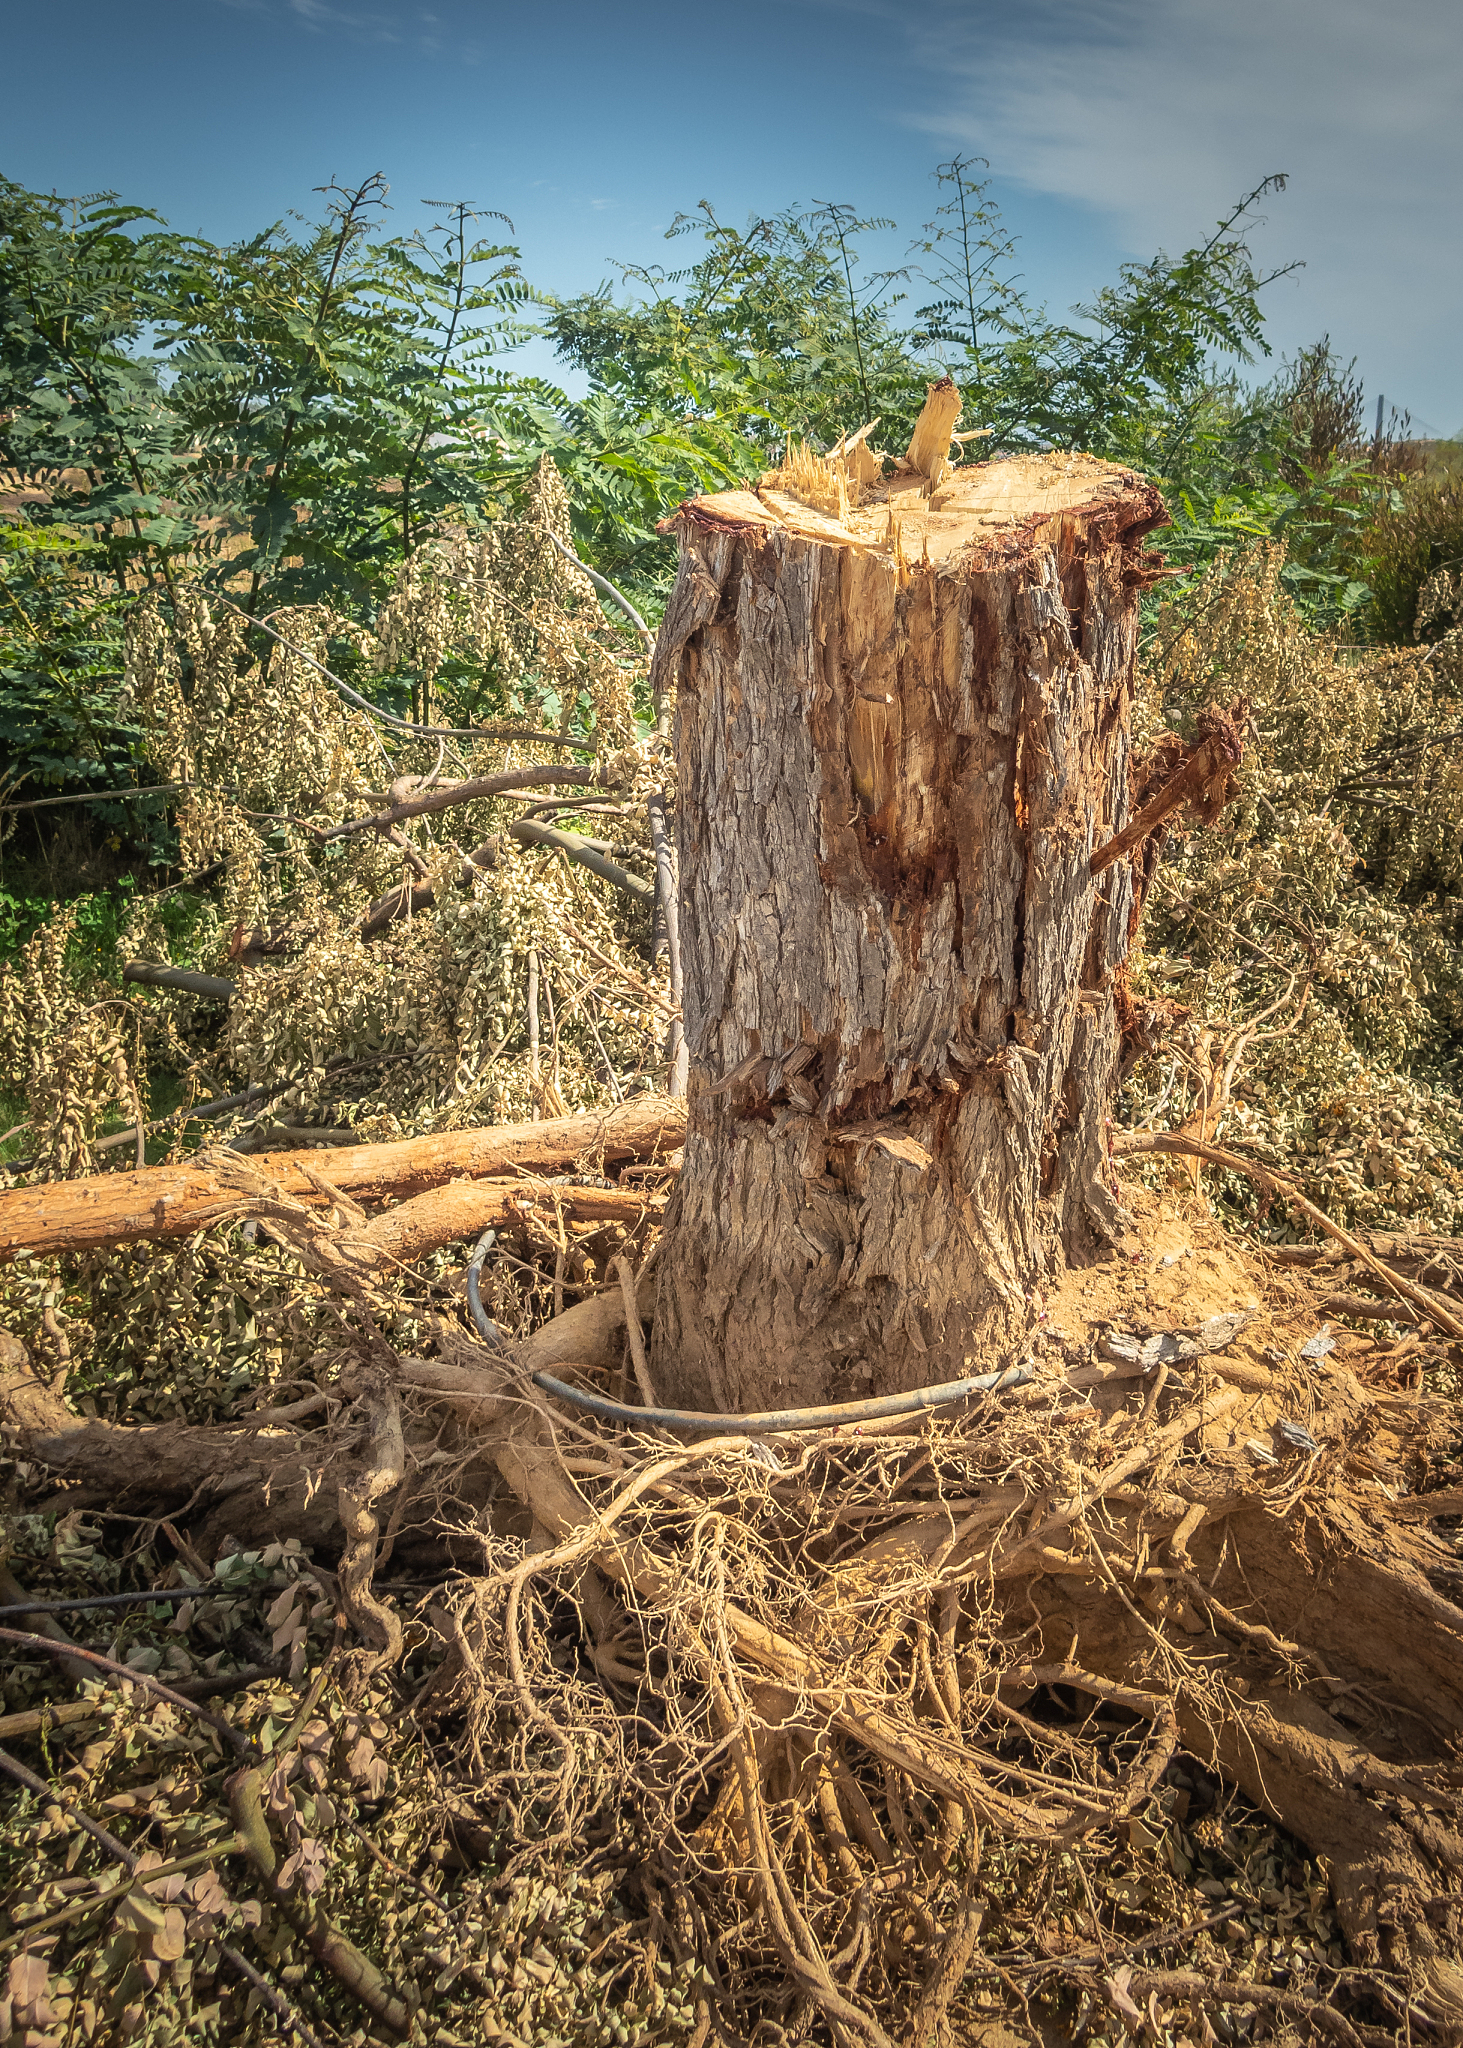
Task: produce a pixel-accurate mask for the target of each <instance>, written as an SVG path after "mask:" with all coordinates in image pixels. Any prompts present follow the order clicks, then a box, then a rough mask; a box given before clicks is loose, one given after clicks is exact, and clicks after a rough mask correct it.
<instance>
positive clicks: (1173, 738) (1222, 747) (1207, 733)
mask: <svg viewBox="0 0 1463 2048" xmlns="http://www.w3.org/2000/svg"><path fill="white" fill-rule="evenodd" d="M1249 715H1250V707H1249V702H1248V700H1247V699H1246V698H1244V697H1239V698H1236V700H1235V702H1234V703H1233V704H1231V705H1230V707H1229V709H1228V711H1221V710H1220V709H1219V706H1218V705H1217V704H1211V705H1209V707H1208V708H1207V710H1204V711H1201V712H1200V713H1199V721H1198V722H1199V738H1198V740H1197V742H1196V743H1195V744H1194V746H1192V747H1186V746H1185V745H1184V743H1183V741H1182V740H1181V739H1180V738H1179V736H1178V734H1177V733H1172V732H1166V733H1164V734H1162V735H1161V736H1160V739H1159V742H1158V745H1157V747H1156V748H1155V749H1154V753H1153V757H1152V758H1153V761H1154V763H1156V764H1159V765H1160V766H1161V768H1162V771H1163V773H1164V778H1165V779H1164V781H1163V784H1162V786H1161V788H1159V789H1158V790H1157V791H1156V792H1155V793H1154V795H1153V796H1151V797H1149V798H1148V800H1147V801H1146V802H1144V803H1143V804H1142V805H1141V806H1140V808H1139V810H1138V813H1137V816H1136V817H1135V818H1134V819H1133V820H1132V822H1131V823H1130V824H1128V825H1125V826H1124V828H1123V830H1122V831H1121V832H1119V833H1118V834H1117V836H1116V837H1115V838H1113V839H1109V841H1108V842H1107V845H1106V846H1103V847H1100V848H1099V849H1098V851H1097V852H1096V853H1094V854H1093V856H1092V872H1093V874H1094V875H1100V874H1101V873H1102V872H1103V870H1104V868H1110V867H1111V866H1112V864H1113V862H1114V861H1115V860H1120V859H1121V858H1122V856H1123V855H1124V854H1125V853H1131V852H1132V851H1133V849H1134V848H1135V847H1137V846H1141V845H1142V843H1143V841H1144V840H1145V839H1147V838H1149V836H1150V835H1151V834H1153V833H1155V832H1157V831H1158V830H1159V828H1160V827H1161V826H1162V825H1164V824H1165V823H1166V821H1167V820H1168V819H1169V818H1171V817H1172V816H1173V814H1174V812H1175V811H1183V810H1187V811H1189V812H1191V813H1192V815H1193V816H1194V817H1195V818H1196V819H1197V821H1198V822H1199V824H1201V825H1212V824H1213V823H1214V821H1215V819H1216V818H1217V817H1218V816H1219V813H1220V812H1221V811H1222V810H1223V809H1224V806H1225V805H1226V804H1227V803H1228V801H1229V791H1230V784H1231V782H1232V781H1233V779H1234V771H1235V769H1236V768H1238V766H1239V764H1240V760H1241V757H1242V756H1243V754H1244V737H1243V735H1244V727H1245V721H1246V719H1247V718H1248V717H1249ZM1140 794H1141V791H1140Z"/></svg>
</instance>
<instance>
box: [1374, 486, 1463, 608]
mask: <svg viewBox="0 0 1463 2048" xmlns="http://www.w3.org/2000/svg"><path fill="white" fill-rule="evenodd" d="M1366 552H1367V558H1368V563H1369V568H1370V576H1369V581H1370V584H1371V591H1372V606H1373V612H1372V623H1373V631H1374V633H1375V635H1376V637H1377V639H1379V640H1385V641H1393V642H1396V641H1409V640H1411V639H1412V638H1413V628H1414V624H1415V622H1416V619H1417V599H1418V593H1419V592H1420V591H1421V589H1422V586H1423V584H1424V583H1426V582H1427V581H1428V579H1429V577H1432V576H1435V575H1437V573H1438V571H1439V570H1441V569H1446V570H1451V571H1453V572H1455V573H1456V572H1457V571H1459V570H1463V480H1460V479H1459V478H1457V477H1455V476H1452V475H1449V474H1448V473H1446V472H1444V474H1443V475H1442V476H1441V477H1440V478H1434V477H1428V478H1424V479H1420V480H1419V481H1418V482H1416V483H1413V484H1410V485H1409V486H1408V487H1407V488H1406V489H1405V490H1404V491H1401V492H1399V493H1397V494H1396V495H1395V496H1394V498H1393V501H1392V504H1391V506H1390V508H1389V509H1388V510H1386V511H1384V512H1383V513H1382V514H1381V516H1380V517H1379V518H1378V519H1377V520H1376V521H1374V523H1373V525H1372V527H1371V529H1370V531H1369V533H1368V534H1367V537H1366ZM1446 630H1447V622H1446V621H1439V622H1438V623H1437V624H1436V625H1435V626H1434V627H1433V628H1431V629H1428V628H1424V635H1423V637H1426V638H1428V639H1436V638H1440V637H1441V636H1442V634H1443V633H1444V632H1445V631H1446Z"/></svg>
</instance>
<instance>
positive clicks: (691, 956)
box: [650, 386, 1165, 1411]
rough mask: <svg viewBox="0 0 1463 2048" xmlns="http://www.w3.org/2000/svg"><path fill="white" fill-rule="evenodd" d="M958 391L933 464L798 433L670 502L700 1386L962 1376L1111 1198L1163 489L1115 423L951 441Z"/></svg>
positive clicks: (687, 1331)
mask: <svg viewBox="0 0 1463 2048" xmlns="http://www.w3.org/2000/svg"><path fill="white" fill-rule="evenodd" d="M958 412H959V395H958V393H957V392H955V391H954V388H953V386H951V387H949V388H948V389H943V388H942V387H941V386H936V387H935V388H934V390H933V391H932V392H931V395H930V402H929V404H928V406H927V407H926V412H925V416H924V422H923V425H922V428H921V431H920V432H919V433H917V434H916V437H915V444H914V450H913V452H914V455H915V456H916V457H918V458H919V460H920V461H922V462H926V463H927V464H928V465H929V467H928V469H918V468H916V469H910V468H907V467H906V468H902V469H898V470H895V471H894V472H893V473H891V474H890V475H889V476H887V477H882V478H880V479H878V480H874V481H871V482H870V483H868V484H867V485H865V486H864V487H863V488H862V489H861V491H860V494H859V502H858V503H853V502H849V503H848V505H847V509H846V510H845V509H842V507H841V506H840V509H839V511H838V513H837V514H836V515H835V514H834V513H833V512H830V511H829V510H828V509H826V508H827V506H828V503H829V501H830V500H829V484H828V475H827V471H826V468H825V469H824V470H823V472H822V481H817V480H816V479H815V484H816V496H817V498H818V499H819V500H820V502H812V501H811V499H810V497H809V496H808V495H806V494H799V492H798V491H797V490H796V488H795V487H794V486H795V482H796V476H797V474H798V473H799V471H800V470H801V469H802V468H806V464H802V463H793V464H791V465H784V468H783V469H782V470H781V471H779V472H778V473H777V475H776V477H775V479H769V480H768V481H767V482H766V483H764V485H763V487H762V488H761V489H760V490H759V491H758V492H757V493H756V494H752V493H748V492H736V493H726V494H723V495H719V496H713V497H709V498H701V499H696V500H693V501H692V502H691V503H689V504H687V505H685V506H683V507H682V508H681V511H680V513H679V514H678V515H677V517H676V519H675V521H674V522H672V524H673V526H674V530H675V531H676V532H677V533H678V535H679V538H680V543H681V551H682V558H681V571H680V577H679V580H678V583H677V588H676V593H675V594H674V595H673V597H672V599H671V603H670V606H669V608H668V610H667V620H668V621H672V620H673V621H674V622H675V623H674V630H673V635H668V636H666V639H665V646H664V649H663V653H664V660H665V664H666V667H667V669H668V671H671V673H670V674H669V675H668V678H667V680H668V681H674V682H675V683H677V684H678V710H677V724H676V750H677V776H678V787H679V801H678V804H677V834H678V840H679V852H680V873H681V887H682V907H681V930H682V951H683V956H684V972H685V1021H686V1031H687V1037H688V1041H689V1045H690V1052H691V1060H692V1075H691V1083H690V1112H689V1126H688V1134H687V1141H686V1154H685V1167H684V1171H683V1176H682V1179H681V1183H680V1186H679V1188H678V1190H677V1192H676V1194H675V1195H674V1197H673V1199H672V1204H671V1210H670V1212H669V1214H668V1217H667V1230H666V1238H665V1245H664V1249H663V1251H662V1254H661V1256H660V1259H659V1260H658V1269H659V1273H660V1281H659V1289H660V1292H659V1300H658V1307H657V1313H656V1319H655V1327H654V1338H653V1346H654V1353H653V1356H652V1358H651V1362H650V1374H651V1378H652V1380H653V1382H654V1384H655V1386H656V1388H657V1390H658V1392H659V1394H660V1396H661V1398H662V1399H664V1400H666V1401H668V1402H670V1403H671V1404H672V1405H675V1406H680V1407H686V1408H693V1409H698V1408H721V1409H723V1410H731V1411H745V1410H755V1409H762V1408H772V1407H777V1406H779V1405H785V1404H786V1403H787V1402H789V1401H796V1402H798V1403H801V1404H805V1405H815V1404H819V1403H823V1402H828V1401H835V1400H845V1399H848V1398H850V1396H852V1395H856V1394H864V1393H869V1394H884V1393H894V1392H900V1391H903V1390H904V1389H906V1388H909V1387H916V1386H928V1385H932V1384H934V1383H936V1382H938V1381H942V1380H946V1379H955V1378H958V1377H960V1376H961V1375H962V1373H964V1372H966V1371H969V1370H973V1369H975V1368H974V1367H972V1366H971V1365H970V1364H969V1363H968V1361H969V1360H971V1359H972V1358H975V1357H978V1358H979V1359H980V1360H981V1363H982V1366H984V1365H985V1364H987V1363H988V1362H990V1361H991V1360H992V1359H993V1358H994V1357H996V1356H997V1355H998V1354H999V1351H1000V1348H1001V1346H1003V1345H1009V1343H1010V1342H1011V1341H1012V1340H1013V1339H1015V1338H1018V1337H1019V1336H1020V1334H1021V1333H1022V1332H1023V1331H1024V1329H1025V1327H1026V1326H1027V1324H1028V1323H1029V1321H1030V1320H1031V1317H1032V1316H1033V1314H1034V1313H1035V1311H1034V1309H1033V1306H1032V1304H1033V1301H1034V1299H1035V1293H1034V1290H1035V1289H1036V1288H1037V1286H1038V1284H1039V1276H1040V1273H1041V1271H1042V1268H1043V1263H1044V1261H1045V1260H1046V1259H1047V1258H1048V1257H1049V1256H1050V1255H1052V1253H1054V1252H1055V1253H1057V1254H1058V1255H1064V1256H1069V1257H1074V1258H1082V1257H1085V1256H1088V1255H1090V1253H1091V1251H1092V1250H1093V1248H1094V1247H1095V1245H1096V1244H1097V1242H1098V1241H1099V1240H1100V1239H1101V1238H1103V1237H1104V1236H1110V1235H1111V1234H1112V1233H1113V1232H1114V1231H1115V1230H1117V1229H1118V1228H1119V1224H1120V1212H1119V1210H1118V1206H1117V1203H1116V1200H1115V1198H1114V1195H1113V1193H1112V1189H1111V1181H1110V1171H1109V1169H1108V1167H1107V1163H1106V1157H1105V1141H1104V1118H1105V1116H1106V1113H1107V1109H1108V1103H1109V1097H1110V1092H1111V1088H1112V1084H1113V1078H1114V1074H1115V1069H1116V1053H1117V1044H1118V1022H1117V1018H1116V1015H1115V1010H1114V1003H1113V997H1112V982H1113V974H1114V970H1115V969H1116V968H1117V967H1119V966H1120V965H1121V963H1122V961H1123V959H1124V957H1125V955H1126V952H1127V946H1128V931H1129V918H1130V912H1131V909H1132V903H1133V875H1132V871H1131V869H1130V867H1129V865H1128V864H1127V863H1126V862H1121V861H1119V862H1115V863H1114V864H1113V865H1112V866H1111V868H1110V869H1109V870H1108V872H1107V873H1106V874H1105V875H1104V876H1102V877H1100V878H1094V876H1093V873H1092V854H1093V851H1094V849H1096V848H1099V847H1102V846H1104V845H1105V844H1106V843H1108V842H1109V841H1111V840H1112V839H1113V838H1114V837H1115V836H1116V835H1117V834H1119V833H1120V832H1121V831H1122V829H1123V826H1124V824H1125V823H1126V820H1127V815H1128V808H1129V791H1128V780H1129V776H1128V753H1129V743H1128V711H1129V703H1130V698H1131V686H1132V673H1133V659H1134V651H1135V645H1136V636H1137V602H1138V592H1139V590H1140V589H1141V588H1142V586H1143V585H1144V583H1145V582H1147V581H1148V580H1149V578H1150V577H1151V576H1152V574H1153V573H1154V558H1153V557H1152V556H1148V555H1145V553H1144V549H1143V536H1144V535H1145V534H1147V533H1148V532H1150V531H1151V530H1152V529H1153V528H1154V527H1156V526H1158V525H1160V524H1163V523H1164V521H1165V514H1164V509H1163V504H1162V501H1161V499H1160V497H1159V495H1158V493H1157V491H1156V490H1155V489H1154V487H1153V486H1152V485H1151V484H1150V483H1148V482H1147V481H1146V480H1145V479H1144V478H1142V477H1140V476H1137V475H1135V474H1133V473H1132V472H1131V471H1128V470H1125V469H1121V468H1118V467H1116V466H1114V465H1113V464H1110V463H1105V462H1100V461H1097V460H1095V459H1094V458H1092V457H1090V456H1085V455H1075V454H1061V455H1036V456H1021V457H1018V458H1015V459H1013V460H1010V461H1003V462H1001V461H998V462H986V463H980V464H973V465H969V466H962V467H959V468H957V469H955V470H954V471H953V472H951V473H949V474H948V475H945V476H943V477H941V476H939V464H940V463H942V462H943V460H944V459H945V454H946V452H947V451H948V447H949V435H950V429H951V427H952V426H953V424H954V421H955V419H956V418H957V417H958ZM937 457H938V461H937ZM839 459H840V460H846V451H841V452H840V455H839ZM823 460H825V461H826V458H825V459H823ZM808 473H809V474H810V475H811V474H812V472H811V471H809V472H808ZM931 476H935V477H936V478H937V481H935V483H934V487H933V488H931V487H930V478H931Z"/></svg>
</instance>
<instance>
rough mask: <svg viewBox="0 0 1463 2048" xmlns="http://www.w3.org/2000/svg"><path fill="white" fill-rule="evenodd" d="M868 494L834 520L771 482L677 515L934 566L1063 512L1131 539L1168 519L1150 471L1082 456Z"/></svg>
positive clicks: (916, 475) (892, 483)
mask: <svg viewBox="0 0 1463 2048" xmlns="http://www.w3.org/2000/svg"><path fill="white" fill-rule="evenodd" d="M861 496H862V503H861V504H859V505H856V506H851V507H850V508H849V510H848V512H847V513H846V514H845V515H843V517H841V518H838V519H834V518H832V517H831V516H830V515H829V514H828V513H827V512H826V511H822V510H820V509H819V508H818V507H816V506H813V505H809V504H806V503H805V502H804V501H803V500H802V499H801V498H799V496H798V495H797V494H796V493H795V492H792V491H788V490H784V489H779V488H777V487H776V486H773V485H769V484H764V485H763V486H761V488H760V489H759V490H758V491H757V493H756V495H755V496H753V494H752V493H751V492H750V491H719V492H714V493H712V494H711V495H709V496H707V497H704V498H693V499H692V500H691V501H690V503H689V504H688V505H685V506H683V507H682V509H681V512H680V513H679V514H678V515H677V516H678V517H679V518H684V519H687V520H688V521H690V522H692V523H694V524H695V525H696V526H698V527H700V528H702V529H703V530H706V531H721V532H731V531H735V530H736V529H737V528H743V529H745V528H746V527H749V526H768V525H772V524H774V523H775V524H777V525H780V526H782V527H783V528H785V529H786V530H787V531H788V532H789V533H794V534H799V535H802V536H804V537H805V538H807V539H809V540H820V541H824V542H827V543H829V544H831V545H834V546H844V547H855V548H860V549H868V550H870V551H872V552H873V553H875V554H882V555H887V556H889V557H891V558H893V557H896V556H900V555H902V556H903V558H904V559H905V560H906V561H909V562H914V561H919V560H922V559H924V558H925V556H926V555H928V559H929V560H930V562H932V563H942V562H947V561H950V560H952V558H953V557H955V556H956V555H959V554H961V553H962V552H964V551H969V552H970V553H971V554H972V555H973V556H980V555H981V554H982V553H984V552H987V551H989V550H990V549H991V547H992V544H994V543H999V542H1000V541H1002V540H1003V539H1004V540H1010V539H1013V538H1014V539H1019V538H1023V537H1026V536H1030V535H1033V534H1034V533H1035V532H1036V531H1037V530H1039V529H1040V528H1042V527H1043V526H1045V525H1047V524H1048V523H1050V522H1055V521H1056V520H1058V519H1059V518H1061V517H1062V516H1064V515H1066V516H1068V517H1071V518H1075V519H1078V520H1080V521H1082V522H1084V523H1085V522H1089V521H1091V522H1100V521H1102V520H1104V519H1105V518H1110V519H1111V520H1112V522H1113V524H1114V527H1115V529H1120V530H1121V531H1122V532H1124V533H1125V534H1126V535H1127V536H1128V537H1129V539H1130V540H1131V539H1133V538H1135V537H1137V535H1138V534H1139V533H1140V532H1141V531H1142V530H1143V529H1145V528H1147V527H1151V526H1157V525H1159V524H1160V523H1162V522H1163V521H1164V520H1165V519H1166V516H1167V515H1166V514H1165V512H1164V509H1163V501H1162V499H1161V498H1160V496H1159V494H1158V491H1157V489H1156V488H1155V486H1154V485H1152V484H1151V483H1149V482H1148V480H1147V478H1146V477H1141V476H1139V475H1138V474H1137V472H1136V471H1134V470H1131V469H1122V468H1120V467H1119V466H1118V465H1117V464H1116V463H1112V462H1103V461H1101V460H1099V458H1098V457H1097V456H1095V455H1082V454H1078V453H1064V454H1056V453H1053V454H1050V455H1013V456H1010V457H1009V458H1008V459H1007V460H1005V461H1000V462H973V463H968V464H964V465H962V466H961V467H960V468H959V469H956V470H952V471H949V472H947V473H946V475H945V478H944V480H943V481H942V482H941V483H939V484H937V486H936V487H935V490H934V493H933V495H930V494H929V488H928V480H927V478H926V477H925V476H924V475H923V473H922V472H920V471H919V470H915V469H909V468H900V469H896V470H895V471H894V472H893V473H892V474H891V475H889V476H886V477H884V478H883V479H881V480H880V481H879V482H876V483H870V484H866V485H865V486H864V487H863V490H862V493H861ZM1023 529H1024V530H1025V534H1024V535H1023Z"/></svg>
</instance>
